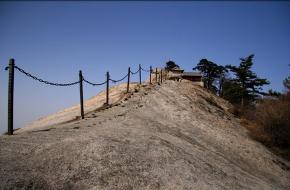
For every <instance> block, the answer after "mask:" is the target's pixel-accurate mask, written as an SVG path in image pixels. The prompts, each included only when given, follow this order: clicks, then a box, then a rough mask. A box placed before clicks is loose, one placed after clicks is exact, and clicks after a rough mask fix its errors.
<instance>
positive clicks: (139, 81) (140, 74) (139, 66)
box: [139, 64, 141, 84]
mask: <svg viewBox="0 0 290 190" xmlns="http://www.w3.org/2000/svg"><path fill="white" fill-rule="evenodd" d="M139 84H141V64H139Z"/></svg>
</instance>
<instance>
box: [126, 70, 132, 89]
mask: <svg viewBox="0 0 290 190" xmlns="http://www.w3.org/2000/svg"><path fill="white" fill-rule="evenodd" d="M130 74H131V68H130V67H129V68H128V82H127V93H128V92H129V89H130V86H129V85H130Z"/></svg>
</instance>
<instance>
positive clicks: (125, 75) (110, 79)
mask: <svg viewBox="0 0 290 190" xmlns="http://www.w3.org/2000/svg"><path fill="white" fill-rule="evenodd" d="M127 76H128V74H127V75H125V76H124V77H123V78H121V79H119V80H113V79H109V80H110V81H112V82H114V83H116V82H121V81H122V80H124V79H125V78H126V77H127Z"/></svg>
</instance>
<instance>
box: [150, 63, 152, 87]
mask: <svg viewBox="0 0 290 190" xmlns="http://www.w3.org/2000/svg"><path fill="white" fill-rule="evenodd" d="M151 73H152V66H150V84H151Z"/></svg>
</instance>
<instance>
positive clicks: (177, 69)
mask: <svg viewBox="0 0 290 190" xmlns="http://www.w3.org/2000/svg"><path fill="white" fill-rule="evenodd" d="M168 72H169V73H170V74H181V73H183V72H184V70H183V69H181V68H179V67H174V68H172V69H169V71H168Z"/></svg>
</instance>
